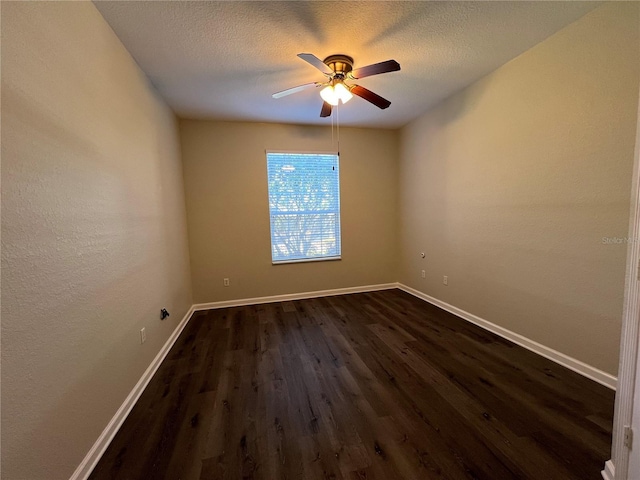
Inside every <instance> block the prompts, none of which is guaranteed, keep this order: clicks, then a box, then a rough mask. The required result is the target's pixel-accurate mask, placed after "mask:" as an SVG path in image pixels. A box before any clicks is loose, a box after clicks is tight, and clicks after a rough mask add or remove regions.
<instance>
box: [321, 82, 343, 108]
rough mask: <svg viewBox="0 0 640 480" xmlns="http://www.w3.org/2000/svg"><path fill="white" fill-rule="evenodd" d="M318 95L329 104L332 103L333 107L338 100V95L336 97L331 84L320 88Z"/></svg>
mask: <svg viewBox="0 0 640 480" xmlns="http://www.w3.org/2000/svg"><path fill="white" fill-rule="evenodd" d="M320 96H321V97H322V99H323V100H324V101H325V102H327V103H328V104H329V105H333V106H334V107H335V106H336V105H338V102H339V101H340V97H338V95H337V94H336V91H335V90H334V88H333V86H332V85H328V86H326V87H324V88H323V89H322V90H320Z"/></svg>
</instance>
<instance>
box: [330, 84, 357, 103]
mask: <svg viewBox="0 0 640 480" xmlns="http://www.w3.org/2000/svg"><path fill="white" fill-rule="evenodd" d="M333 91H334V92H335V95H336V96H337V97H338V98H339V99H340V100H342V103H347V102H348V101H349V100H351V99H352V98H353V95H352V94H351V92H350V91H349V89H348V88H347V87H345V86H344V84H343V83H338V84H337V85H336V86H335V87H333Z"/></svg>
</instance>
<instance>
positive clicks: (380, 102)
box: [351, 85, 391, 109]
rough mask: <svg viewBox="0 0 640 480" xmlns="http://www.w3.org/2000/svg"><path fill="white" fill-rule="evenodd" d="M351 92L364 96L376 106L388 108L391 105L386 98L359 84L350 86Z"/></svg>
mask: <svg viewBox="0 0 640 480" xmlns="http://www.w3.org/2000/svg"><path fill="white" fill-rule="evenodd" d="M351 93H353V94H354V95H357V96H359V97H360V98H364V99H365V100H366V101H367V102H371V103H373V104H374V105H375V106H376V107H378V108H382V109H385V108H388V107H389V105H391V102H390V101H389V100H387V99H386V98H382V97H381V96H380V95H378V94H377V93H373V92H372V91H371V90H367V89H366V88H364V87H361V86H360V85H353V86H352V87H351Z"/></svg>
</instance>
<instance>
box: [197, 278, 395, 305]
mask: <svg viewBox="0 0 640 480" xmlns="http://www.w3.org/2000/svg"><path fill="white" fill-rule="evenodd" d="M392 288H399V284H398V283H381V284H378V285H365V286H362V287H346V288H335V289H333V290H316V291H315V292H302V293H288V294H284V295H272V296H270V297H255V298H240V299H237V300H224V301H221V302H210V303H196V304H195V305H194V306H193V309H194V310H195V311H198V310H211V309H215V308H227V307H242V306H244V305H257V304H260V303H274V302H287V301H290V300H303V299H305V298H318V297H331V296H333V295H346V294H348V293H364V292H375V291H378V290H391V289H392Z"/></svg>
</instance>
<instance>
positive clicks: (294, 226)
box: [267, 152, 341, 263]
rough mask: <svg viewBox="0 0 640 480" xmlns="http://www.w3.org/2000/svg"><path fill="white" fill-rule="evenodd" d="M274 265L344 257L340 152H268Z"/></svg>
mask: <svg viewBox="0 0 640 480" xmlns="http://www.w3.org/2000/svg"><path fill="white" fill-rule="evenodd" d="M267 176H268V181H269V215H270V218H271V260H272V262H273V263H286V262H301V261H310V260H336V259H339V258H340V252H341V248H340V174H339V170H338V155H336V154H316V153H270V152H268V153H267Z"/></svg>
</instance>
